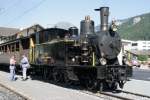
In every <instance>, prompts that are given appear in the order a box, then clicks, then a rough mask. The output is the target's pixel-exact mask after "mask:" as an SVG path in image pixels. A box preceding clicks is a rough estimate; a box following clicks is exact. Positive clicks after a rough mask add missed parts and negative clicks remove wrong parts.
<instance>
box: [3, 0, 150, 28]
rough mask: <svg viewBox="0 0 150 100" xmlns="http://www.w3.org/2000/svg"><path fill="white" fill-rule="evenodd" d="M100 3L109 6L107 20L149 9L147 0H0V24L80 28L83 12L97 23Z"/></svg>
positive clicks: (127, 16)
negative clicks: (62, 24)
mask: <svg viewBox="0 0 150 100" xmlns="http://www.w3.org/2000/svg"><path fill="white" fill-rule="evenodd" d="M102 6H108V7H109V11H110V17H109V19H110V20H111V19H113V18H115V19H126V18H129V17H132V16H136V15H140V14H144V13H149V12H150V0H0V27H13V28H25V27H29V26H31V25H34V24H40V25H42V26H44V27H52V26H54V25H55V24H56V23H58V22H69V23H72V24H73V25H75V26H77V27H79V26H80V21H81V20H83V19H84V17H85V16H86V15H90V16H91V19H92V20H94V22H95V25H98V24H99V23H100V20H99V12H96V11H94V9H96V8H100V7H102Z"/></svg>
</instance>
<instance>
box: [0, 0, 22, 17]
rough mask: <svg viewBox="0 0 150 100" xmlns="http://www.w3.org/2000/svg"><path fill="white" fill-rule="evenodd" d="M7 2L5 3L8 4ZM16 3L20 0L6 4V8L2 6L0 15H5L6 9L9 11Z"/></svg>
mask: <svg viewBox="0 0 150 100" xmlns="http://www.w3.org/2000/svg"><path fill="white" fill-rule="evenodd" d="M11 1H12V0H9V1H8V3H10V2H11ZM8 3H7V4H8ZM18 3H20V0H17V1H16V2H14V3H13V4H12V5H10V6H8V7H7V8H5V7H3V8H2V9H1V12H0V15H6V14H8V11H9V10H10V9H12V8H13V7H15V6H16V5H17V4H18Z"/></svg>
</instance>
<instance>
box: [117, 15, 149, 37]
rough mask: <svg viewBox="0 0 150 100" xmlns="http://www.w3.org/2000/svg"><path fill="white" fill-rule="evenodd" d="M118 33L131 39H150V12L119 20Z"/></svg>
mask: <svg viewBox="0 0 150 100" xmlns="http://www.w3.org/2000/svg"><path fill="white" fill-rule="evenodd" d="M117 23H120V24H118V33H120V35H121V37H122V38H124V39H129V40H150V13H147V14H142V15H139V16H135V17H131V18H128V19H125V20H118V21H117Z"/></svg>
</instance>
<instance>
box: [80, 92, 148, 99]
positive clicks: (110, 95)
mask: <svg viewBox="0 0 150 100" xmlns="http://www.w3.org/2000/svg"><path fill="white" fill-rule="evenodd" d="M81 92H82V93H86V94H88V95H93V96H96V97H99V98H101V99H104V100H150V96H147V95H143V94H138V93H132V92H128V91H122V90H117V91H116V92H101V93H99V92H97V93H93V92H90V91H86V90H81Z"/></svg>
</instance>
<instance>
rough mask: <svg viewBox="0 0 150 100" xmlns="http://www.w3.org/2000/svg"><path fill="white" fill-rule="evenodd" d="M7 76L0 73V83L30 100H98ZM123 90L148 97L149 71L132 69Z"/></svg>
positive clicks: (65, 89) (149, 94)
mask: <svg viewBox="0 0 150 100" xmlns="http://www.w3.org/2000/svg"><path fill="white" fill-rule="evenodd" d="M8 75H9V74H8V73H6V72H2V71H0V83H2V84H5V85H6V86H8V87H9V88H12V89H14V90H16V91H17V92H19V93H21V94H23V95H24V96H26V97H29V98H30V99H31V100H100V98H99V97H95V96H92V95H88V94H85V93H82V92H80V91H78V90H74V89H69V88H64V87H60V86H57V85H54V84H50V83H45V82H41V81H36V80H27V81H21V78H20V76H18V80H17V81H15V82H11V81H9V80H8ZM123 90H126V91H130V92H134V93H139V94H144V95H148V96H150V70H144V69H138V68H134V70H133V77H132V79H131V80H130V81H128V82H127V83H126V84H125V86H124V89H123Z"/></svg>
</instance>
